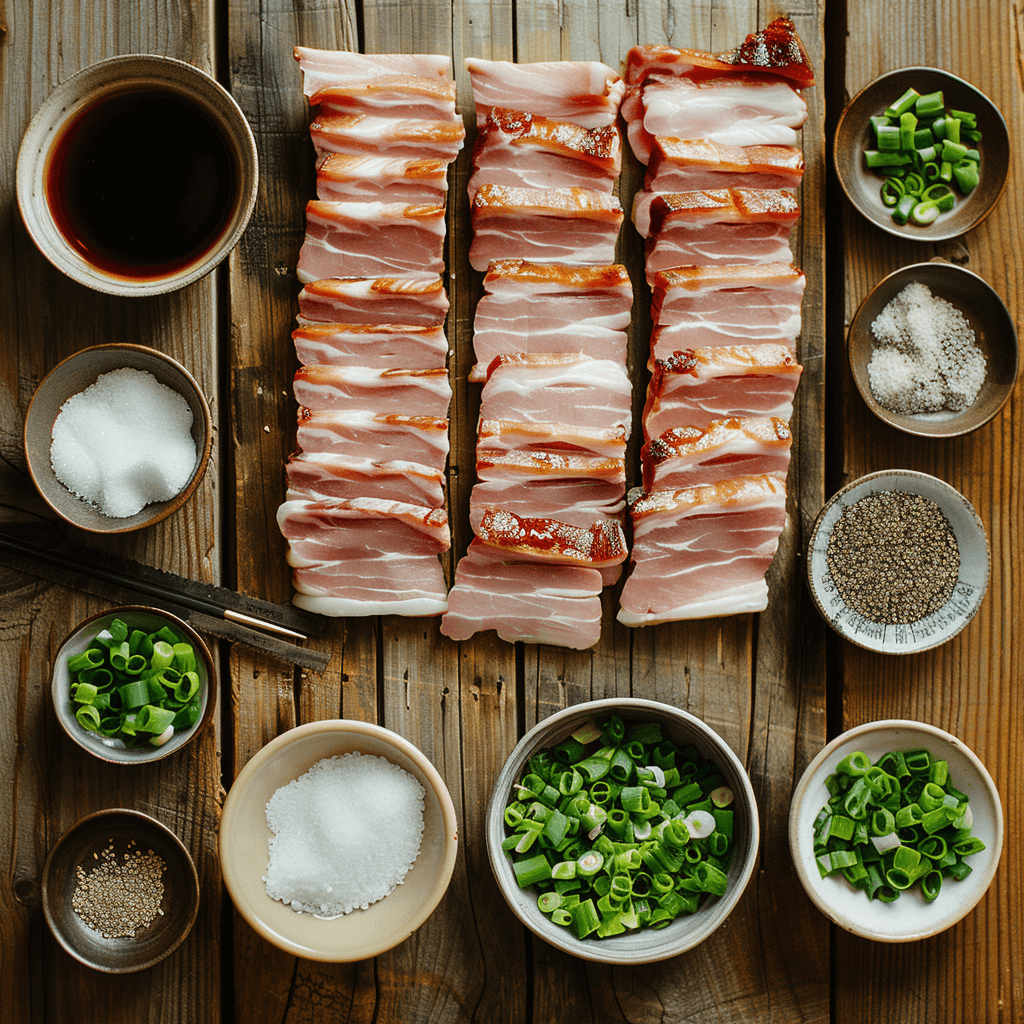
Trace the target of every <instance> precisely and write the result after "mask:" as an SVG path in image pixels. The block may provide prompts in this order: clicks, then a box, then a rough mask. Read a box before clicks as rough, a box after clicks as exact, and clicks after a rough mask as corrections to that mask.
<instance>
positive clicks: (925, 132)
mask: <svg viewBox="0 0 1024 1024" xmlns="http://www.w3.org/2000/svg"><path fill="white" fill-rule="evenodd" d="M934 145H935V136H934V135H933V134H932V130H931V128H918V129H917V131H916V132H914V141H913V146H914V149H916V150H918V151H920V150H922V149H927V148H928V147H929V146H934ZM878 148H879V149H881V148H882V147H881V146H879V147H878Z"/></svg>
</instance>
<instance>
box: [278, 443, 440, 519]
mask: <svg viewBox="0 0 1024 1024" xmlns="http://www.w3.org/2000/svg"><path fill="white" fill-rule="evenodd" d="M285 469H286V470H287V474H288V494H287V497H288V498H289V499H292V498H312V499H314V500H318V501H322V500H327V501H331V500H335V499H338V498H389V499H394V498H395V497H396V496H398V495H401V500H403V501H405V502H407V503H408V504H410V505H424V506H426V507H427V508H440V507H441V506H443V505H444V475H443V473H442V472H441V470H440V469H434V468H431V467H430V466H423V465H420V464H419V463H418V462H407V461H404V460H395V461H392V462H380V461H376V460H374V459H367V458H362V459H360V458H351V457H350V456H347V455H324V454H318V453H313V452H310V453H306V454H303V455H293V456H292V457H291V458H290V459H289V460H288V463H287V465H286V467H285Z"/></svg>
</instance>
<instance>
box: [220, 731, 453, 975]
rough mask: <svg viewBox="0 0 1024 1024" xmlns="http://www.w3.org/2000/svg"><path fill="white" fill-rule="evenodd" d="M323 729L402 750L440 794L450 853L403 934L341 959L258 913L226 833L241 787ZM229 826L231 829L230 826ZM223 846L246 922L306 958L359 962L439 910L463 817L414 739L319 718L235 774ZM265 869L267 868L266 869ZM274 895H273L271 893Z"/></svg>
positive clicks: (225, 874)
mask: <svg viewBox="0 0 1024 1024" xmlns="http://www.w3.org/2000/svg"><path fill="white" fill-rule="evenodd" d="M317 733H345V734H348V735H355V736H373V737H375V738H376V739H378V740H380V741H381V742H383V743H385V744H387V745H389V746H392V747H394V748H396V749H397V750H400V751H401V752H402V753H403V754H405V756H406V757H408V758H409V760H410V761H412V762H413V763H414V764H415V765H416V766H417V767H418V768H419V769H420V770H421V771H422V772H423V774H424V775H425V776H426V778H427V780H428V782H429V783H430V786H431V789H432V790H433V792H434V794H435V795H436V797H437V800H438V804H439V805H440V808H441V820H442V831H443V834H444V853H443V856H442V858H441V864H440V867H439V870H438V874H437V884H436V885H435V886H434V896H433V898H431V899H427V900H425V901H424V902H423V903H422V904H421V906H420V908H419V910H418V911H417V912H416V914H415V915H414V916H413V917H412V918H410V920H409V921H408V923H407V925H406V927H405V928H404V929H403V930H402V932H401V933H400V934H398V935H397V936H395V935H390V936H383V937H381V938H380V939H379V940H378V941H377V942H376V943H374V944H372V945H370V946H369V947H368V948H367V949H366V950H360V953H359V955H358V956H357V957H349V956H346V957H338V956H336V955H331V954H327V955H323V954H321V953H320V951H319V950H314V949H310V948H309V947H307V946H303V945H300V944H299V943H296V942H293V941H292V940H291V939H290V938H289V937H288V936H287V935H282V934H281V933H280V932H277V931H274V930H273V929H272V928H270V927H269V926H268V925H267V924H266V923H265V922H264V921H263V920H262V919H261V918H260V917H259V916H258V915H257V914H256V913H255V912H254V911H253V908H252V906H251V905H250V903H249V901H248V900H247V899H245V898H244V889H243V887H242V885H241V883H240V881H239V878H238V875H237V872H236V869H235V866H234V862H233V860H232V858H231V857H227V856H225V853H224V842H225V840H224V836H225V833H226V832H227V831H229V827H230V825H231V821H232V816H233V814H234V806H235V804H236V803H237V801H238V799H239V797H238V794H239V793H240V792H241V790H242V789H243V788H244V787H245V786H246V785H247V784H248V783H249V782H250V781H251V779H252V777H253V776H254V775H256V774H257V772H258V771H259V770H260V768H261V767H262V766H263V765H264V764H266V763H267V762H268V761H270V760H271V759H272V758H273V757H274V755H275V754H277V753H278V752H279V751H280V750H281V749H283V748H284V747H286V746H289V745H290V744H291V743H293V742H295V741H296V740H299V739H303V738H305V737H306V736H310V735H316V734H317ZM226 826H227V827H226ZM217 849H218V854H219V857H220V862H221V875H222V878H223V882H224V887H225V888H226V889H227V892H228V895H229V896H230V897H231V902H232V904H233V905H234V907H235V910H236V911H237V912H238V913H239V914H241V916H242V917H243V918H244V919H245V921H246V923H247V924H248V925H249V926H250V927H251V928H252V929H253V930H254V931H255V932H257V933H258V934H259V935H260V936H261V937H263V938H264V939H265V940H266V941H267V942H270V943H271V944H273V945H275V946H277V948H278V949H281V950H284V951H285V952H287V953H290V954H292V955H293V956H298V957H302V958H303V959H306V960H317V961H320V962H321V963H352V962H356V961H359V960H369V959H371V958H372V957H376V956H380V955H381V954H382V953H386V952H388V950H391V949H394V948H395V946H397V945H399V944H401V943H402V942H404V941H405V940H406V939H408V938H410V937H411V936H412V935H413V934H414V933H415V932H416V931H417V930H418V929H419V928H420V927H422V925H423V924H424V923H425V922H426V920H427V918H429V917H430V915H431V914H432V913H433V912H434V911H435V910H436V909H437V906H438V904H439V903H440V902H441V900H442V899H443V898H444V895H445V893H446V892H447V890H448V886H449V884H450V883H451V879H452V875H453V873H454V871H455V862H456V859H457V857H458V852H459V831H458V819H457V817H456V814H455V804H454V802H453V800H452V796H451V793H450V792H449V791H448V786H447V784H446V783H445V781H444V779H443V778H442V776H441V773H440V772H439V771H438V770H437V769H436V768H435V767H434V764H433V762H432V761H431V760H430V758H428V757H427V755H426V754H425V753H424V752H423V751H422V750H420V749H419V747H417V746H416V745H415V744H414V743H412V742H411V741H410V740H407V739H406V738H405V737H404V736H402V735H400V734H399V733H397V732H394V731H393V730H391V729H388V728H386V727H385V726H383V725H377V724H376V723H375V722H363V721H360V720H359V719H353V718H329V719H322V720H319V721H315V722H306V723H304V724H302V725H296V726H293V727H292V728H291V729H288V730H286V731H285V732H283V733H280V734H279V735H277V736H275V737H274V738H273V739H272V740H270V741H269V742H267V743H265V744H264V745H263V746H262V747H260V749H259V750H257V751H256V753H255V754H253V755H252V757H250V758H249V760H248V761H247V762H246V763H245V764H244V765H243V766H242V770H241V771H240V772H239V773H238V775H237V776H236V777H235V779H234V781H233V782H232V783H231V786H230V787H229V788H228V792H227V796H226V797H225V798H224V803H223V806H222V808H221V816H220V826H219V828H218V833H217ZM261 870H262V868H261ZM268 898H269V897H268Z"/></svg>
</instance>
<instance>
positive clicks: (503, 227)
mask: <svg viewBox="0 0 1024 1024" xmlns="http://www.w3.org/2000/svg"><path fill="white" fill-rule="evenodd" d="M470 207H471V215H472V220H473V241H472V242H471V243H470V247H469V262H470V264H471V265H472V266H473V268H474V269H475V270H486V269H487V265H488V264H489V263H491V262H492V261H493V260H504V259H524V260H531V261H533V262H534V263H568V264H570V265H578V264H588V263H589V264H608V263H612V262H613V261H614V259H615V241H616V239H617V238H618V234H619V228H620V226H621V225H622V221H623V212H622V207H621V206H620V205H619V201H618V199H616V198H615V197H614V196H611V195H606V194H605V193H603V192H594V191H592V190H590V189H584V188H517V187H509V186H505V185H481V186H480V187H479V188H478V189H477V191H476V194H475V195H474V196H473V201H472V203H471V204H470Z"/></svg>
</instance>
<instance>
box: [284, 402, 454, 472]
mask: <svg viewBox="0 0 1024 1024" xmlns="http://www.w3.org/2000/svg"><path fill="white" fill-rule="evenodd" d="M296 439H297V441H298V445H299V448H300V449H301V450H302V451H303V452H306V453H309V454H322V455H344V456H347V457H348V458H352V459H368V460H380V461H385V462H387V461H393V460H407V461H409V462H415V463H418V464H419V465H423V466H427V467H428V468H429V469H432V470H436V471H438V472H440V471H442V470H443V469H444V467H445V463H446V462H447V461H448V420H447V419H445V418H444V417H441V416H405V415H400V414H398V415H395V414H388V413H379V412H370V411H369V410H366V409H345V410H342V411H329V412H313V411H312V410H311V409H305V408H300V409H299V424H298V430H297V435H296Z"/></svg>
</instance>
